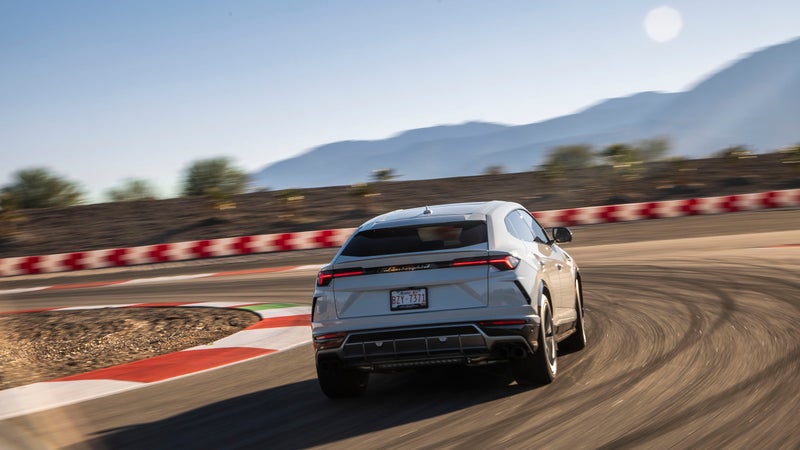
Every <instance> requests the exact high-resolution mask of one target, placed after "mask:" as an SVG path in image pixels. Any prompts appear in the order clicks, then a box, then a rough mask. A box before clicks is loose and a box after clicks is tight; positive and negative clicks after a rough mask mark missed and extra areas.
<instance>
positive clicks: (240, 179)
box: [183, 158, 249, 197]
mask: <svg viewBox="0 0 800 450" xmlns="http://www.w3.org/2000/svg"><path fill="white" fill-rule="evenodd" d="M248 182H249V177H248V175H247V174H246V173H245V172H244V171H243V170H241V169H238V168H236V167H233V164H232V162H231V160H230V159H229V158H212V159H204V160H200V161H195V162H193V163H192V164H191V165H190V166H189V168H188V169H187V170H186V176H185V177H184V181H183V195H186V196H198V195H205V196H208V195H209V194H211V193H212V191H214V192H215V193H214V195H215V196H218V197H219V196H224V197H230V196H232V195H237V194H241V193H243V192H244V191H245V190H246V189H247V184H248Z"/></svg>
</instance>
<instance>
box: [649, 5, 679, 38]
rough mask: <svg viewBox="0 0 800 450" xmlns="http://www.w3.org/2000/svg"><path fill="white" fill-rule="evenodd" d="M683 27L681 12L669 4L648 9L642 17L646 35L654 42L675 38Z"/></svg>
mask: <svg viewBox="0 0 800 450" xmlns="http://www.w3.org/2000/svg"><path fill="white" fill-rule="evenodd" d="M681 28H683V19H682V18H681V13H679V12H678V11H677V10H675V9H673V8H670V7H669V6H659V7H658V8H655V9H652V10H650V12H648V13H647V16H646V17H645V18H644V30H645V31H646V32H647V36H649V37H650V39H652V40H654V41H656V42H667V41H671V40H672V39H675V38H676V37H677V36H678V35H679V34H680V32H681Z"/></svg>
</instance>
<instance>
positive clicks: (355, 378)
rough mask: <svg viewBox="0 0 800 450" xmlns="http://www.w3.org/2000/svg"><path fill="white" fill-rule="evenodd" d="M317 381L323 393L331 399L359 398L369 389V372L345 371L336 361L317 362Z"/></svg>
mask: <svg viewBox="0 0 800 450" xmlns="http://www.w3.org/2000/svg"><path fill="white" fill-rule="evenodd" d="M317 379H318V380H319V387H320V388H321V389H322V392H323V393H325V395H327V396H328V397H330V398H347V397H358V396H360V395H363V394H364V391H365V390H366V389H367V383H368V381H369V372H362V371H358V370H353V369H345V368H342V366H341V364H339V363H338V362H336V361H325V362H322V363H320V361H319V360H317Z"/></svg>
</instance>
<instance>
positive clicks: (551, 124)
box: [253, 39, 800, 189]
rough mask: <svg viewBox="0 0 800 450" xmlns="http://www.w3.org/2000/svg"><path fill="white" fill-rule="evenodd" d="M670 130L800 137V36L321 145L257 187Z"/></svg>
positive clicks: (740, 141) (732, 138) (748, 141)
mask: <svg viewBox="0 0 800 450" xmlns="http://www.w3.org/2000/svg"><path fill="white" fill-rule="evenodd" d="M656 136H668V137H669V138H670V139H671V141H672V144H673V153H674V154H677V155H683V156H689V157H704V156H708V155H710V154H711V153H713V152H715V151H718V150H720V149H722V148H724V147H727V146H731V145H745V146H748V147H750V148H752V149H754V150H756V151H768V150H774V149H777V148H780V147H783V146H787V145H790V144H794V143H797V142H800V39H795V40H793V41H790V42H787V43H784V44H780V45H775V46H772V47H768V48H766V49H763V50H760V51H757V52H754V53H752V54H750V55H746V56H745V57H743V58H742V59H740V60H738V61H736V62H734V63H732V64H731V65H729V66H728V67H725V68H723V69H722V70H720V71H718V72H717V73H715V74H713V75H711V76H710V77H708V78H706V79H704V80H702V81H701V82H699V83H698V84H697V85H695V86H694V87H693V88H692V89H690V90H688V91H686V92H680V93H659V92H643V93H638V94H634V95H631V96H628V97H623V98H615V99H610V100H605V101H602V102H600V103H598V104H596V105H593V106H591V107H588V108H587V109H585V110H582V111H580V112H577V113H575V114H570V115H566V116H562V117H557V118H554V119H550V120H546V121H542V122H537V123H532V124H527V125H517V126H507V125H500V124H493V123H484V122H468V123H464V124H460V125H442V126H434V127H430V128H421V129H417V130H410V131H406V132H403V133H400V134H398V135H396V136H393V137H391V138H388V139H383V140H377V141H343V142H336V143H332V144H326V145H322V146H320V147H315V148H313V149H310V150H309V151H307V152H305V153H303V154H302V155H299V156H296V157H294V158H290V159H286V160H283V161H280V162H277V163H274V164H272V165H269V166H267V167H266V168H264V169H262V170H260V171H258V172H256V173H254V174H253V181H254V186H255V187H264V188H271V189H284V188H290V187H323V186H336V185H348V184H353V183H358V182H364V181H368V180H369V177H370V174H371V173H372V171H373V170H375V169H381V168H391V169H394V170H395V171H396V173H397V174H399V175H400V176H401V178H402V179H405V180H415V179H429V178H442V177H452V176H464V175H476V174H480V173H481V172H483V170H484V169H486V168H487V167H489V166H491V165H499V166H503V167H504V168H505V170H507V171H512V172H516V171H524V170H529V169H530V168H531V167H533V166H537V165H539V164H541V162H542V161H543V159H544V157H545V155H546V154H547V151H548V150H549V149H550V148H552V147H554V146H557V145H564V144H575V143H586V144H591V145H594V146H598V147H600V146H605V145H608V144H612V143H615V142H630V141H634V140H638V139H646V138H652V137H656Z"/></svg>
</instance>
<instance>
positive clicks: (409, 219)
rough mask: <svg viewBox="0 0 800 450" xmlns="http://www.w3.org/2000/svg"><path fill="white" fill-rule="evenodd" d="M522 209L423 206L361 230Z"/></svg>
mask: <svg viewBox="0 0 800 450" xmlns="http://www.w3.org/2000/svg"><path fill="white" fill-rule="evenodd" d="M516 208H522V206H521V205H519V204H517V203H513V202H505V201H499V200H493V201H487V202H470V203H448V204H443V205H432V206H421V207H418V208H411V209H398V210H396V211H392V212H389V213H386V214H383V215H380V216H378V217H375V218H373V219H371V220H368V221H367V222H364V224H363V225H361V227H359V230H370V229H379V228H388V227H402V226H413V225H419V224H427V223H444V222H461V221H465V220H486V217H487V216H489V215H491V214H492V213H494V212H495V211H497V210H504V211H505V210H511V209H516Z"/></svg>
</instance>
